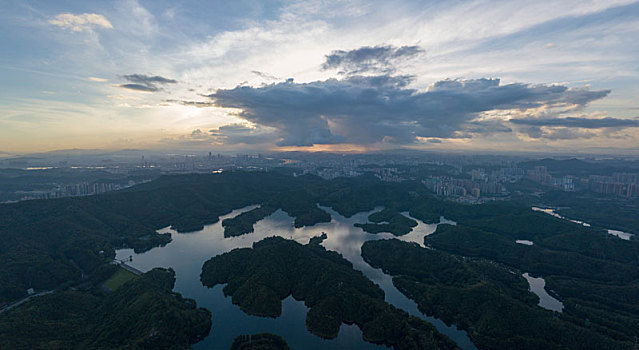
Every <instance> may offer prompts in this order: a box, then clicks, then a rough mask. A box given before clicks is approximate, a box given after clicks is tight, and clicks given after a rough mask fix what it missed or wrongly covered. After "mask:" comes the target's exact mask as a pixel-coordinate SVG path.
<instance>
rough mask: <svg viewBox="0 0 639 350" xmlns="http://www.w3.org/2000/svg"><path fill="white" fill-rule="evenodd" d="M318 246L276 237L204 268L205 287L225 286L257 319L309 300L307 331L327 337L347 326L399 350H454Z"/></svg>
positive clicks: (220, 257)
mask: <svg viewBox="0 0 639 350" xmlns="http://www.w3.org/2000/svg"><path fill="white" fill-rule="evenodd" d="M319 241H320V240H314V241H313V242H311V243H309V244H307V245H301V244H299V243H297V242H294V241H291V240H286V239H283V238H279V237H273V238H267V239H264V240H262V241H260V242H257V243H255V244H254V245H253V248H245V249H235V250H233V251H231V252H229V253H225V254H222V255H218V256H216V257H213V258H211V259H210V260H209V261H207V262H206V263H205V264H204V266H203V267H202V275H201V280H202V283H203V284H204V285H206V286H208V287H213V286H215V285H217V284H226V286H225V287H224V289H223V290H224V293H225V294H227V295H231V296H232V300H233V303H234V304H237V305H239V306H240V308H242V310H244V311H245V312H247V313H249V314H252V315H258V316H268V317H277V316H279V315H280V313H281V300H283V299H285V298H286V297H288V296H289V295H292V296H293V298H295V299H296V300H304V302H305V304H306V306H308V307H309V308H310V310H309V312H308V315H307V318H306V326H307V328H308V329H309V331H311V332H312V333H313V334H316V335H318V336H321V337H324V338H334V337H336V336H337V333H338V332H339V328H340V325H341V324H342V323H348V324H352V323H355V324H356V325H357V326H358V327H359V328H360V329H361V330H362V332H363V337H364V339H365V340H367V341H369V342H373V343H382V344H386V345H391V346H393V347H394V348H395V349H454V348H455V344H454V343H452V342H451V341H450V340H449V339H448V338H446V337H444V336H442V335H441V334H440V333H439V332H437V331H436V330H435V328H434V327H433V326H432V325H430V324H428V323H426V322H424V321H422V320H420V319H418V318H416V317H412V316H409V315H408V314H407V313H406V312H404V311H401V310H398V309H396V308H395V307H393V306H392V305H390V304H388V303H386V302H385V301H384V292H383V291H382V290H381V289H380V288H379V287H378V286H377V285H375V284H374V283H373V282H371V281H370V280H369V279H367V278H366V277H365V276H364V275H363V274H362V273H361V272H360V271H357V270H354V269H353V267H352V264H351V263H350V262H348V261H347V260H346V259H344V258H343V257H341V256H340V255H339V254H338V253H335V252H331V251H327V250H325V249H324V248H323V247H322V246H321V245H320V244H319Z"/></svg>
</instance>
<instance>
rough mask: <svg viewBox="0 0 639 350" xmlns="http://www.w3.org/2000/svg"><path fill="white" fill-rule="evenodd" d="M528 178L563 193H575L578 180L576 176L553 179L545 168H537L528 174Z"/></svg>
mask: <svg viewBox="0 0 639 350" xmlns="http://www.w3.org/2000/svg"><path fill="white" fill-rule="evenodd" d="M527 178H528V179H529V180H531V181H534V182H538V183H540V184H542V185H545V186H552V187H555V188H557V189H560V190H563V191H574V190H575V183H576V181H575V180H577V178H576V177H574V176H570V175H567V176H562V177H553V176H552V175H550V173H548V169H547V168H546V167H545V166H536V167H534V168H533V169H531V170H528V172H527Z"/></svg>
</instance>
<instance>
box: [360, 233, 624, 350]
mask: <svg viewBox="0 0 639 350" xmlns="http://www.w3.org/2000/svg"><path fill="white" fill-rule="evenodd" d="M362 256H363V257H364V258H365V260H366V261H367V262H369V263H370V264H371V265H372V266H374V267H381V268H382V269H383V270H384V271H385V272H387V273H390V274H392V275H393V276H395V277H394V278H393V283H394V284H395V285H396V286H397V288H398V289H399V290H400V291H401V292H402V293H404V294H406V295H407V296H408V297H410V298H411V299H413V300H415V301H416V302H417V303H418V306H419V308H420V309H421V310H422V311H424V312H425V313H427V314H434V315H435V316H436V317H438V318H441V319H443V320H444V321H445V322H447V323H449V324H450V323H456V324H457V325H458V326H459V327H461V328H462V329H465V330H467V331H468V333H469V336H470V337H471V339H472V340H473V342H475V343H476V344H477V345H478V347H479V348H482V349H567V348H572V349H623V348H628V349H629V348H631V345H632V344H631V343H630V342H621V341H618V340H615V339H613V338H612V337H609V336H606V335H605V334H602V333H601V332H598V331H597V329H596V328H588V327H586V326H584V325H583V324H581V325H578V324H576V323H574V322H571V321H572V320H571V319H570V317H567V318H564V317H562V316H559V315H558V314H556V313H553V312H552V311H547V310H544V309H542V308H540V307H538V306H536V304H537V300H538V299H537V297H536V296H535V295H534V294H532V293H529V292H528V285H527V282H526V281H525V280H524V278H523V277H521V276H520V275H519V274H518V273H514V272H512V271H509V270H508V269H507V268H505V267H502V266H500V265H497V264H494V263H492V262H490V261H486V260H481V259H468V258H462V257H458V256H453V255H449V254H447V253H444V252H440V251H437V250H432V249H425V248H421V247H420V246H418V245H416V244H412V243H406V242H401V241H398V240H380V241H369V242H366V243H365V244H364V246H363V247H362Z"/></svg>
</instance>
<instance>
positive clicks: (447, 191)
mask: <svg viewBox="0 0 639 350" xmlns="http://www.w3.org/2000/svg"><path fill="white" fill-rule="evenodd" d="M422 183H423V184H424V185H425V186H426V187H427V188H428V189H429V190H431V191H433V193H435V194H436V195H438V196H440V197H473V198H475V199H477V198H479V197H481V196H503V195H506V194H507V192H506V188H505V187H504V186H503V185H502V184H501V183H500V182H497V181H490V180H489V177H488V176H483V175H481V176H479V174H478V173H474V174H473V175H472V178H471V179H457V178H453V177H450V176H432V177H430V178H428V179H426V180H423V181H422Z"/></svg>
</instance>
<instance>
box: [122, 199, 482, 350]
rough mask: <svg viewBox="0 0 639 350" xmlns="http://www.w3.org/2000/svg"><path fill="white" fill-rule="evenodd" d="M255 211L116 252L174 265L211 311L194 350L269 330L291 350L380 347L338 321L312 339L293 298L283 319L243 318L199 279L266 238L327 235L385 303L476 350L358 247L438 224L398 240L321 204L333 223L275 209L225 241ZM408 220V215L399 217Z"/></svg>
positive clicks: (145, 265) (142, 266)
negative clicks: (207, 266)
mask: <svg viewBox="0 0 639 350" xmlns="http://www.w3.org/2000/svg"><path fill="white" fill-rule="evenodd" d="M255 207H256V206H249V207H246V208H242V209H239V210H234V211H233V212H231V213H230V214H228V215H225V216H222V217H220V221H218V222H217V223H215V224H212V225H207V226H205V227H204V229H202V230H200V231H197V232H192V233H177V232H175V231H174V230H172V229H170V228H164V229H162V230H159V231H158V232H161V233H164V232H168V233H170V234H171V237H172V239H173V241H172V242H171V243H169V244H168V245H166V246H164V247H158V248H154V249H152V250H150V251H147V252H144V253H140V254H135V253H134V252H133V250H132V249H121V250H118V251H117V252H116V258H117V259H125V258H128V257H129V256H132V258H133V260H132V261H131V262H129V263H128V264H129V265H131V266H133V267H135V268H137V269H139V270H142V271H148V270H150V269H152V268H154V267H171V268H173V269H174V270H175V272H176V282H175V289H174V290H175V291H176V292H179V293H181V294H182V295H183V296H185V297H188V298H192V299H195V300H196V301H197V303H198V306H201V307H205V308H207V309H209V310H210V311H211V313H212V321H213V326H212V328H211V333H210V334H209V336H208V337H207V338H205V339H204V340H203V341H202V342H199V343H197V344H195V345H194V348H195V349H209V348H215V349H228V348H229V347H230V345H231V343H232V342H233V339H234V338H235V337H236V336H238V335H240V334H254V333H261V332H270V333H274V334H278V335H280V336H282V337H283V338H284V339H285V340H286V342H287V343H288V344H289V346H290V347H291V348H292V349H298V348H303V349H382V348H386V347H385V346H380V345H376V344H371V343H368V342H365V341H363V340H362V332H361V331H360V329H359V328H358V327H357V326H356V325H345V324H342V326H341V328H340V332H339V335H338V336H337V338H335V339H331V340H326V339H322V338H319V337H317V336H314V335H312V334H311V333H310V332H308V330H307V329H306V324H305V322H306V313H307V311H308V308H307V307H306V306H305V305H304V303H303V302H302V301H296V300H295V299H293V298H292V297H291V296H289V297H288V298H286V299H285V300H283V301H282V315H281V316H279V317H277V318H268V317H258V316H251V315H247V314H245V313H244V312H242V311H241V310H240V308H239V307H238V306H236V305H233V304H232V303H231V298H230V297H225V296H224V294H223V292H222V288H223V286H219V285H218V286H216V287H214V288H207V287H204V286H203V285H202V283H201V282H200V272H201V269H202V265H203V264H204V262H205V261H207V260H208V259H210V258H211V257H213V256H215V255H219V254H222V253H225V252H228V251H230V250H232V249H235V248H242V247H251V246H252V244H253V243H254V242H257V241H260V240H262V239H264V238H266V237H271V236H281V237H284V238H287V239H293V240H295V241H297V242H299V243H302V244H306V243H308V241H309V240H310V239H311V238H312V237H314V236H319V235H321V234H322V233H326V235H327V238H326V239H325V240H324V241H323V242H322V245H323V246H324V247H325V248H326V249H328V250H333V251H337V252H339V253H340V254H342V256H344V258H346V259H348V260H349V261H350V262H351V263H352V264H353V267H354V268H355V269H357V270H360V271H362V272H363V273H364V274H365V275H366V276H367V277H368V278H369V279H371V280H372V281H373V282H375V283H377V284H378V285H379V286H380V287H381V288H382V289H383V290H384V292H385V299H386V301H387V302H389V303H391V304H393V305H394V306H396V307H398V308H400V309H403V310H405V311H406V312H408V313H410V314H412V315H415V316H417V317H420V318H422V319H424V320H427V321H429V322H431V323H432V324H433V325H434V326H435V327H437V329H438V330H439V331H440V332H441V333H443V334H446V335H447V336H449V337H450V338H451V339H453V340H454V341H455V342H456V343H457V344H458V345H459V346H460V347H461V348H462V349H476V347H475V346H474V345H473V343H472V342H471V341H470V339H469V338H468V335H467V334H466V332H465V331H462V330H458V329H457V328H456V327H455V326H454V325H453V326H447V325H446V324H445V323H444V322H442V321H441V320H439V319H436V318H433V317H429V316H426V315H424V314H422V313H421V312H420V311H419V310H418V308H417V304H416V303H415V302H414V301H412V300H410V299H408V298H406V297H405V296H404V295H403V294H402V293H401V292H399V291H398V290H397V289H396V288H395V286H393V283H392V277H391V276H389V275H387V274H385V273H384V272H382V271H381V269H375V268H372V267H371V266H370V265H368V264H367V263H366V262H365V261H364V259H363V258H362V257H361V246H362V244H363V243H364V242H366V241H368V240H376V239H390V238H398V239H401V240H403V241H408V242H415V243H417V244H419V245H421V246H424V236H426V235H429V234H431V233H433V232H434V231H435V229H436V228H437V225H438V224H425V223H423V222H421V221H420V220H417V219H415V220H416V221H417V222H418V226H416V227H415V228H413V231H412V232H410V233H409V234H407V235H404V236H402V237H395V236H393V235H391V234H390V233H380V234H370V233H367V232H364V231H363V230H362V229H360V228H357V227H354V226H353V224H354V223H357V222H359V223H364V222H367V217H368V215H370V214H371V213H373V212H374V211H377V210H380V209H381V208H376V209H375V210H373V211H370V212H363V213H358V214H356V215H354V216H352V217H350V218H345V217H343V216H341V215H339V214H338V213H337V212H335V211H333V210H332V209H330V208H326V207H322V209H324V210H326V211H327V212H328V213H329V214H331V217H332V220H331V222H329V223H320V224H317V225H314V226H311V227H302V228H294V227H293V220H294V219H293V218H292V217H290V216H288V214H286V213H285V212H283V211H281V210H278V211H276V212H275V213H273V214H272V215H270V216H268V217H266V218H264V219H263V220H260V221H259V222H257V223H256V224H255V226H254V227H255V232H253V233H249V234H246V235H242V236H238V237H229V238H224V228H223V227H222V224H221V222H222V220H224V219H226V218H232V217H234V216H236V215H238V214H240V213H242V212H245V211H248V210H251V209H253V208H255ZM403 214H404V215H407V216H408V213H403ZM440 223H448V224H454V222H452V221H448V220H445V219H444V218H441V219H440Z"/></svg>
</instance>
